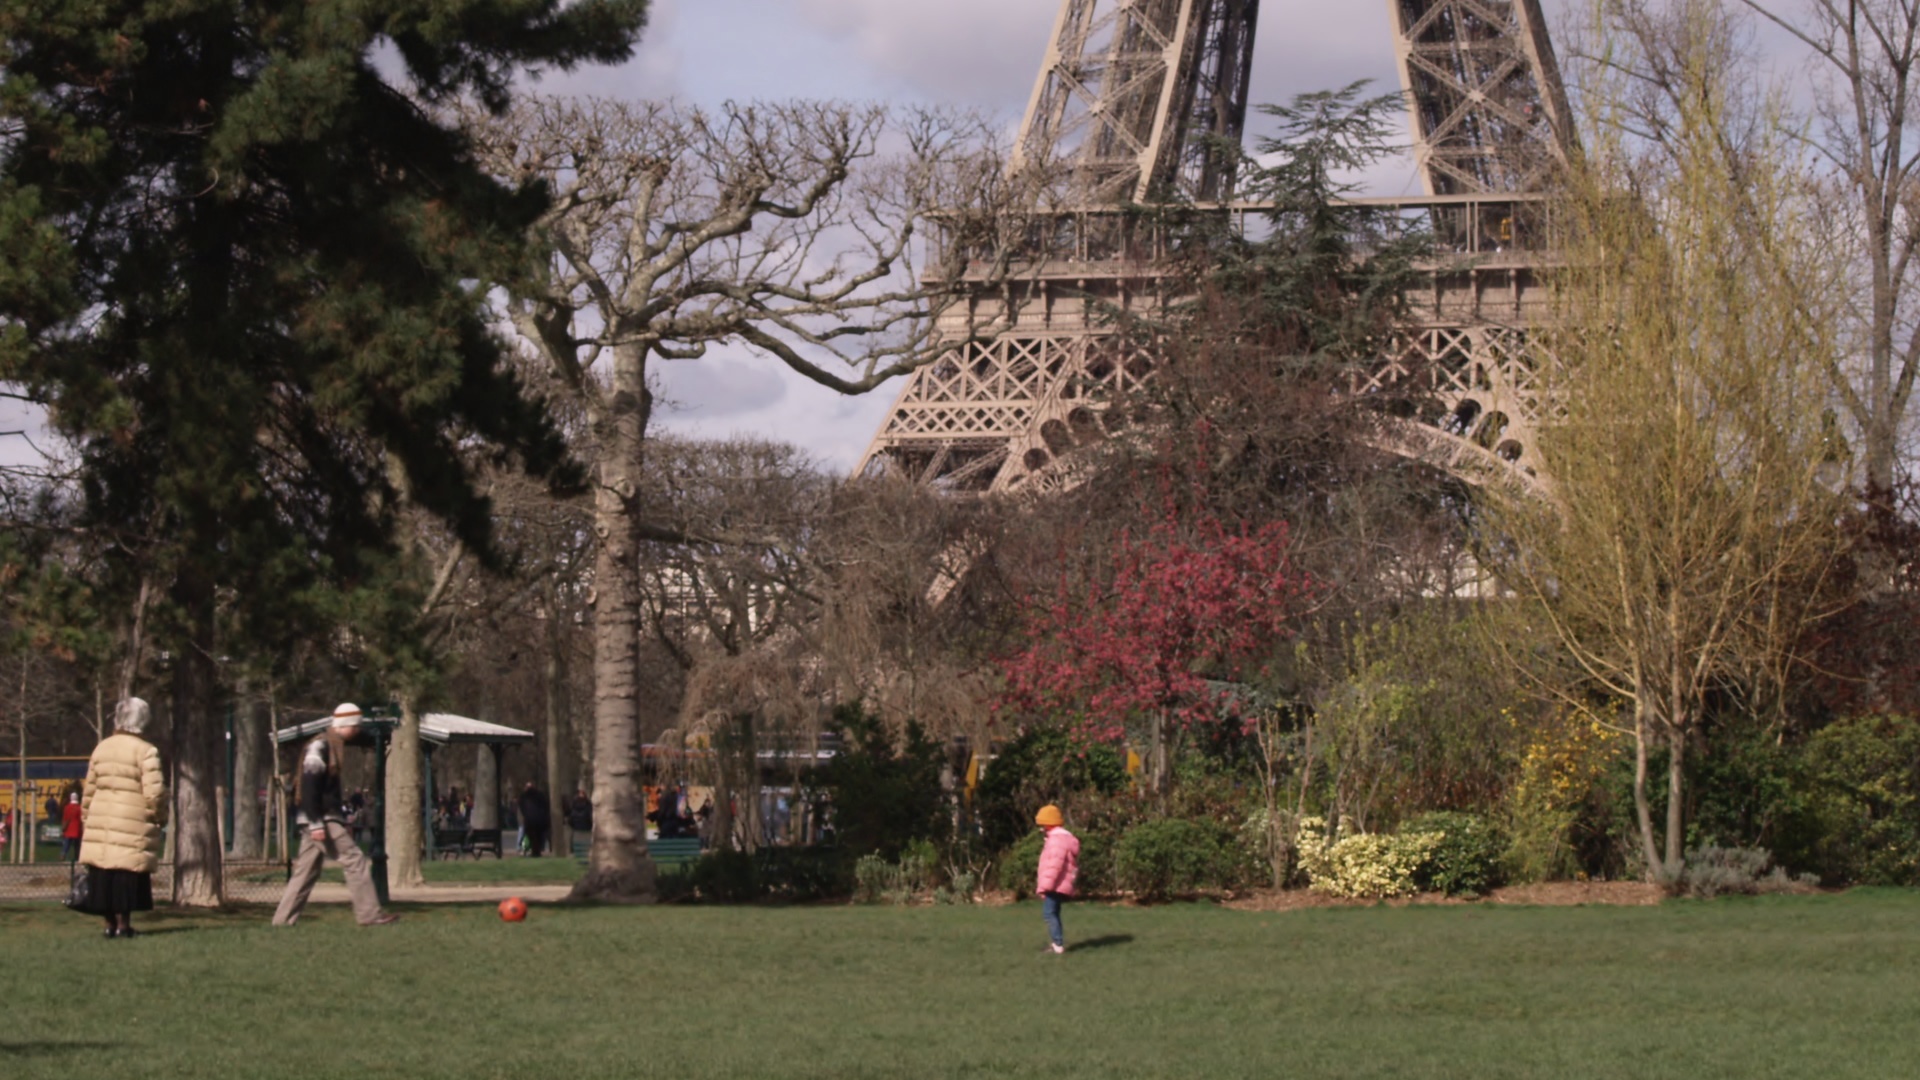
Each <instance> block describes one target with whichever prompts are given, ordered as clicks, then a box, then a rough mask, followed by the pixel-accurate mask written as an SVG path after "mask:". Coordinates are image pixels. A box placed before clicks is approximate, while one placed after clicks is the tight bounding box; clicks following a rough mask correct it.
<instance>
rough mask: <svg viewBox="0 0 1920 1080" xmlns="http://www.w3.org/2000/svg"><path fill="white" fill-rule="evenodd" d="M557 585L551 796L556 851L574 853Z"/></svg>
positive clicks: (551, 639) (551, 659) (550, 607)
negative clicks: (569, 813) (570, 820)
mask: <svg viewBox="0 0 1920 1080" xmlns="http://www.w3.org/2000/svg"><path fill="white" fill-rule="evenodd" d="M554 591H555V590H554V588H553V585H552V583H551V582H549V583H548V586H547V662H546V676H547V740H546V750H547V798H548V799H549V800H550V801H551V802H552V804H553V806H552V814H553V850H554V854H556V855H560V854H566V855H571V854H572V853H573V827H572V826H571V825H570V824H569V823H568V816H567V813H566V805H567V803H568V801H569V800H571V799H572V798H573V789H574V783H575V779H576V774H575V773H574V771H573V761H574V757H573V755H574V750H573V745H574V744H573V737H572V733H571V728H572V726H573V725H572V724H571V723H569V722H568V721H569V715H568V709H567V706H568V702H567V654H566V637H565V635H564V632H563V628H562V627H561V626H560V616H559V613H558V612H557V611H555V610H554V608H555V604H554Z"/></svg>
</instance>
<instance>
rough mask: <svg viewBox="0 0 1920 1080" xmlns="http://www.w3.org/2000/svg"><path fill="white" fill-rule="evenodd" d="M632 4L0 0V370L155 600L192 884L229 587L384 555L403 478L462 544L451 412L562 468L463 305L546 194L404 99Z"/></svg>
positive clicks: (600, 33)
mask: <svg viewBox="0 0 1920 1080" xmlns="http://www.w3.org/2000/svg"><path fill="white" fill-rule="evenodd" d="M645 7H646V2H645V0H575V2H573V3H569V4H563V3H562V0H520V2H515V3H506V4H502V3H497V2H494V0H351V2H350V0H224V2H213V0H166V2H162V0H80V2H75V0H0V381H5V382H7V383H9V384H12V385H13V386H14V387H16V388H18V389H19V390H20V391H21V392H23V393H25V394H26V395H28V396H30V397H31V398H32V399H34V400H37V401H39V402H41V403H43V404H44V405H45V406H46V408H47V409H48V412H49V415H50V416H51V418H52V419H53V421H54V423H55V424H56V425H57V426H58V427H59V428H60V429H61V430H62V431H63V432H64V433H66V434H67V435H68V436H69V437H70V438H72V439H73V440H74V441H75V443H76V444H77V445H78V447H79V449H80V454H81V459H82V463H83V466H84V482H85V487H86V492H87V497H88V500H87V501H88V507H89V510H90V512H91V515H92V517H93V521H94V524H95V525H96V526H97V527H99V528H105V529H118V530H123V531H124V532H125V533H126V534H127V543H126V545H125V546H126V547H127V548H129V549H130V550H136V551H139V552H141V553H142V555H143V558H142V561H143V563H144V566H143V567H142V571H143V574H144V576H145V577H146V579H147V580H148V581H149V582H150V583H151V584H152V585H153V587H154V591H155V592H156V594H157V595H159V596H160V597H162V598H164V600H165V601H166V602H165V603H164V604H163V605H162V606H161V608H160V609H158V610H156V611H155V613H154V615H155V624H156V625H155V629H156V636H155V640H156V644H157V645H159V646H160V647H161V648H164V649H165V650H166V652H167V653H168V654H169V655H170V656H171V657H172V669H171V677H172V685H171V693H172V705H173V715H174V725H175V726H174V751H175V754H176V757H177V763H178V768H179V771H178V777H179V784H180V791H179V803H178V813H179V830H180V831H179V834H178V840H177V851H178V859H179V873H178V875H177V877H176V888H177V889H178V891H179V894H180V897H181V899H183V900H184V901H186V902H198V903H211V902H217V901H218V898H219V878H218V874H219V851H218V840H217V831H216V829H215V815H214V802H213V792H214V773H215V768H214V766H215V763H216V761H217V760H218V756H217V754H216V750H217V726H216V725H215V724H214V722H213V714H214V709H215V702H216V698H217V689H216V686H215V681H216V672H215V669H214V660H213V658H214V656H215V655H217V650H218V648H219V647H220V643H219V642H217V641H216V634H215V627H216V625H217V620H216V617H215V616H216V605H217V604H218V602H219V601H220V600H221V599H222V597H224V596H235V597H241V598H250V599H251V600H253V601H255V602H252V603H247V604H241V605H237V607H238V608H239V609H241V610H250V611H252V612H254V613H255V614H257V615H259V616H261V617H265V618H270V619H280V620H287V619H293V618H298V617H300V616H299V614H298V612H297V611H289V610H288V609H287V608H286V607H285V606H282V605H278V604H261V603H258V602H257V601H259V600H261V599H263V598H269V599H270V598H288V599H293V598H298V597H300V596H303V595H315V592H314V590H315V589H317V588H331V587H336V586H337V587H345V588H348V589H351V588H353V587H355V586H356V584H358V583H360V582H363V581H367V580H372V579H376V578H377V577H378V576H379V574H380V570H379V564H380V563H381V562H382V561H383V560H384V559H385V558H386V557H387V553H389V552H390V551H391V547H392V545H391V536H392V532H393V527H394V523H395V515H396V514H397V513H398V510H399V505H400V502H401V499H400V495H399V492H400V491H401V490H402V489H404V491H405V493H406V497H407V498H409V499H411V500H413V501H415V502H417V503H418V504H419V505H421V506H423V507H425V508H427V509H429V510H431V511H432V512H433V513H435V514H437V515H439V516H440V517H442V518H443V519H445V520H446V521H447V523H448V524H449V526H450V527H451V528H453V529H454V530H455V531H456V533H457V534H458V535H460V536H461V537H462V539H463V540H464V541H465V542H466V543H468V544H469V545H470V546H471V547H472V548H473V549H474V550H476V551H485V550H486V531H487V521H488V508H487V503H486V500H485V499H484V498H482V497H480V496H479V495H477V494H476V492H475V491H474V489H473V486H472V484H471V483H470V482H469V472H468V469H469V466H468V464H467V461H468V460H469V459H468V458H465V457H463V456H462V454H461V453H459V452H458V451H459V450H460V449H461V448H462V445H463V444H467V445H471V444H476V443H477V444H479V445H482V446H486V447H488V448H490V452H491V454H492V456H493V457H495V458H498V459H501V460H512V461H516V462H518V463H520V464H522V465H524V466H525V467H527V468H529V469H530V470H532V471H534V472H536V473H542V474H554V473H555V472H556V470H559V471H562V472H564V471H565V470H564V464H565V452H564V446H563V444H562V442H561V440H560V439H559V438H558V437H557V435H556V434H555V432H554V430H553V428H552V426H551V424H550V422H549V421H548V419H547V417H546V415H545V413H544V411H543V410H542V408H541V407H540V404H539V403H538V402H535V401H532V400H530V399H529V397H528V396H527V395H525V394H524V393H523V392H522V388H521V386H520V385H519V384H518V382H517V380H516V379H515V378H514V377H513V376H512V375H511V374H510V373H509V372H508V371H507V369H506V368H505V367H504V365H503V364H502V363H501V348H500V345H499V343H498V342H497V340H496V339H495V337H494V335H493V334H492V332H491V330H490V327H489V325H488V321H487V318H486V314H485V309H484V299H485V292H486V289H487V286H488V285H490V284H492V283H496V282H501V281H503V280H506V279H508V278H510V277H511V276H512V275H514V274H516V273H517V272H519V271H520V270H521V269H522V268H523V267H524V266H525V265H526V264H527V263H528V256H527V252H526V251H525V250H524V248H523V240H522V238H523V237H524V236H525V235H526V234H527V231H528V226H529V225H530V224H531V223H532V222H533V221H534V219H535V218H536V217H538V215H539V214H540V213H541V212H542V211H543V210H544V204H545V199H544V197H543V194H542V192H541V191H540V190H539V189H538V188H533V187H529V188H523V189H518V190H515V189H511V188H508V187H506V186H503V185H501V184H499V183H498V182H496V181H494V180H492V179H490V178H488V177H487V176H486V175H485V174H484V173H483V172H481V171H480V170H479V169H477V168H475V167H474V164H473V160H472V155H471V152H470V149H469V146H468V144H467V142H466V140H465V138H464V137H463V136H461V135H460V134H459V133H458V132H457V131H455V130H453V129H451V128H449V127H448V126H445V125H443V124H441V123H439V122H437V121H436V119H435V118H434V117H433V116H432V115H431V114H430V113H429V112H428V111H427V107H428V106H430V105H432V104H434V103H436V102H441V101H445V100H448V99H450V98H453V97H455V96H461V95H470V96H472V97H475V98H477V99H479V100H480V101H481V102H483V103H484V104H486V105H487V106H488V107H489V108H494V109H500V108H504V107H505V105H506V104H507V101H508V98H509V92H510V89H511V82H512V80H513V79H514V78H515V77H516V75H518V74H519V73H521V72H523V71H527V70H529V69H541V68H561V69H565V68H570V67H572V66H574V65H577V64H580V63H587V62H613V61H618V60H622V59H624V58H626V57H627V56H628V55H629V54H630V53H631V51H632V48H633V45H634V43H635V41H636V40H637V37H638V34H639V32H640V28H641V26H642V23H643V21H644V15H645ZM377 52H378V53H381V54H382V57H381V59H380V62H379V63H376V53H377ZM395 76H404V80H402V79H399V78H395Z"/></svg>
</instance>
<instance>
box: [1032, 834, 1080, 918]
mask: <svg viewBox="0 0 1920 1080" xmlns="http://www.w3.org/2000/svg"><path fill="white" fill-rule="evenodd" d="M1033 823H1034V824H1035V825H1038V826H1040V828H1041V829H1042V830H1044V831H1045V832H1046V834H1047V842H1046V843H1045V844H1044V845H1042V846H1041V848H1040V876H1039V880H1037V881H1035V882H1034V889H1033V891H1034V892H1037V893H1039V894H1040V917H1041V918H1043V919H1045V920H1046V921H1047V936H1048V937H1049V938H1051V939H1053V940H1052V944H1050V945H1049V946H1048V948H1050V949H1052V950H1053V952H1054V955H1056V956H1057V955H1059V954H1061V953H1064V952H1066V951H1067V939H1066V933H1065V931H1064V930H1062V929H1061V927H1060V902H1061V901H1062V900H1064V899H1066V898H1067V897H1070V896H1072V895H1073V881H1074V879H1075V878H1077V877H1079V876H1080V838H1079V837H1077V836H1075V835H1073V834H1072V833H1070V832H1068V831H1067V830H1066V828H1065V826H1066V818H1065V817H1063V816H1062V815H1061V813H1060V808H1059V807H1057V806H1055V805H1053V804H1052V803H1048V804H1047V805H1045V806H1043V807H1041V808H1040V812H1039V813H1037V814H1035V815H1034V816H1033Z"/></svg>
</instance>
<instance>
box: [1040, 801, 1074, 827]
mask: <svg viewBox="0 0 1920 1080" xmlns="http://www.w3.org/2000/svg"><path fill="white" fill-rule="evenodd" d="M1033 823H1034V824H1035V825H1052V826H1058V825H1065V824H1066V823H1067V819H1066V818H1065V817H1062V816H1061V814H1060V808H1059V807H1057V806H1055V805H1053V804H1052V803H1048V804H1047V805H1045V806H1043V807H1041V808H1040V812H1039V813H1037V814H1035V815H1033Z"/></svg>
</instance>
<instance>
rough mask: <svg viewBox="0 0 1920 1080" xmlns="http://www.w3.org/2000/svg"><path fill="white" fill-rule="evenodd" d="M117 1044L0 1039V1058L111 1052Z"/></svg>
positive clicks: (76, 1040)
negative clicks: (98, 1051) (88, 1051)
mask: <svg viewBox="0 0 1920 1080" xmlns="http://www.w3.org/2000/svg"><path fill="white" fill-rule="evenodd" d="M119 1045H120V1044H119V1043H110V1042H86V1041H82V1040H78V1039H75V1040H71V1041H56V1040H53V1039H44V1040H41V1041H38V1042H10V1041H7V1040H3V1039H0V1057H53V1056H54V1055H56V1054H77V1053H80V1052H82V1051H87V1050H111V1049H113V1048H114V1047H116V1046H119Z"/></svg>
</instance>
